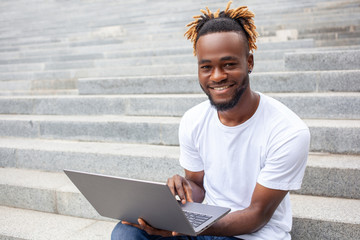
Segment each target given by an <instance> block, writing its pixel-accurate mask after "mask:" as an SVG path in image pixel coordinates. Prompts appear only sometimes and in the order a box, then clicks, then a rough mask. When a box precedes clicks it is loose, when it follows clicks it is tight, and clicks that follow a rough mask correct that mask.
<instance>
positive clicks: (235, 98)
mask: <svg viewBox="0 0 360 240" xmlns="http://www.w3.org/2000/svg"><path fill="white" fill-rule="evenodd" d="M248 86H249V80H248V79H247V80H245V82H244V84H242V85H240V86H239V87H238V88H237V89H236V92H235V94H234V96H233V97H232V98H231V99H230V100H229V101H228V102H224V103H216V102H214V99H213V98H212V97H211V94H210V93H209V92H207V91H205V90H204V88H203V87H202V86H201V85H200V87H201V88H202V90H203V91H204V92H205V94H206V95H207V96H208V98H209V100H210V103H211V105H212V106H214V107H215V108H216V110H217V111H220V112H223V111H227V110H230V109H232V108H233V107H235V106H236V104H237V103H238V102H239V101H240V99H241V96H242V95H243V94H244V92H245V90H246V89H247V88H248Z"/></svg>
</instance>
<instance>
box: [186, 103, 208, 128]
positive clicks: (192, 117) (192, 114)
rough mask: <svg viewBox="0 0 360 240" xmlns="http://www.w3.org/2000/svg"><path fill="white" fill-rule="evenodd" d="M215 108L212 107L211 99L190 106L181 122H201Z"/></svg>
mask: <svg viewBox="0 0 360 240" xmlns="http://www.w3.org/2000/svg"><path fill="white" fill-rule="evenodd" d="M212 111H214V109H213V108H212V107H211V104H210V102H209V100H206V101H204V102H202V103H199V104H198V105H196V106H194V107H192V108H190V109H189V110H187V111H186V112H185V114H184V115H183V117H182V119H181V122H182V123H188V124H192V125H193V124H196V123H201V122H202V121H203V120H204V119H205V118H207V116H208V115H210V114H211V112H212Z"/></svg>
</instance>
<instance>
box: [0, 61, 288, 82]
mask: <svg viewBox="0 0 360 240" xmlns="http://www.w3.org/2000/svg"><path fill="white" fill-rule="evenodd" d="M257 63H258V65H256V66H255V67H254V72H278V71H283V70H284V62H283V60H274V61H267V60H264V61H258V62H257ZM196 73H197V65H196V64H190V63H183V64H172V63H170V64H166V63H164V64H162V65H160V64H157V65H151V64H150V65H140V66H133V65H131V66H123V65H121V66H116V65H111V66H108V67H99V68H76V69H63V70H62V69H60V70H47V71H31V72H3V73H0V79H1V80H3V81H20V80H21V81H35V80H36V81H44V80H61V81H65V80H68V81H69V80H77V79H79V78H89V77H120V76H123V77H124V76H155V75H182V74H196Z"/></svg>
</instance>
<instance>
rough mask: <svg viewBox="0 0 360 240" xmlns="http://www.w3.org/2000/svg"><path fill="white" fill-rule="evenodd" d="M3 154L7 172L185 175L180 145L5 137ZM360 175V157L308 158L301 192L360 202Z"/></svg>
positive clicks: (161, 178)
mask: <svg viewBox="0 0 360 240" xmlns="http://www.w3.org/2000/svg"><path fill="white" fill-rule="evenodd" d="M0 155H1V156H2V159H1V162H0V167H6V168H9V167H10V168H14V167H16V168H24V169H25V168H26V169H37V170H43V171H53V172H59V171H62V170H63V169H65V168H69V169H76V170H81V171H89V172H97V173H105V174H111V175H117V176H122V177H131V178H137V179H144V180H151V181H161V182H165V181H166V180H167V178H168V177H169V176H170V175H171V176H172V175H174V174H183V170H182V168H181V167H180V165H179V162H178V159H179V147H177V146H158V145H147V144H126V143H99V142H78V141H70V140H66V141H65V140H45V139H26V138H9V137H3V138H1V140H0ZM359 172H360V156H359V155H336V154H329V153H310V154H309V160H308V164H307V170H306V173H305V177H304V182H303V187H302V189H301V190H300V191H298V192H297V193H300V194H308V195H318V196H329V197H343V198H355V199H360V191H359V188H360V185H359V183H358V180H359V179H358V176H359ZM4 176H5V175H4ZM14 181H16V178H14ZM4 197H5V196H4Z"/></svg>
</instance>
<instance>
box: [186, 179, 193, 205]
mask: <svg viewBox="0 0 360 240" xmlns="http://www.w3.org/2000/svg"><path fill="white" fill-rule="evenodd" d="M184 189H185V194H186V200H187V201H189V202H193V199H192V187H191V186H190V184H189V183H188V182H186V184H185V185H184Z"/></svg>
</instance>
